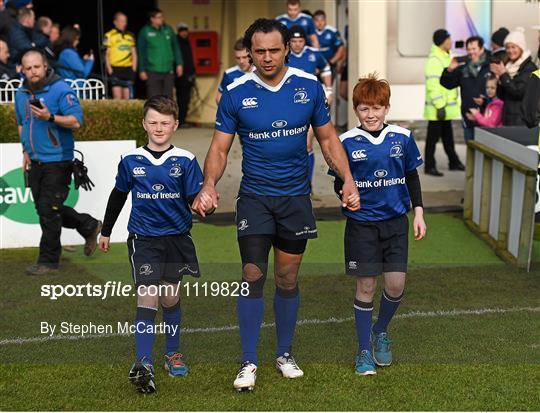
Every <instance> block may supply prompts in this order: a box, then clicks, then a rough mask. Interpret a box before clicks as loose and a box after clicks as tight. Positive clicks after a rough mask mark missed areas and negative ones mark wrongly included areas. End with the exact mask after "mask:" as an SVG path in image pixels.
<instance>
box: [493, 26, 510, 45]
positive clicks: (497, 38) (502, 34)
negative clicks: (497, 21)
mask: <svg viewBox="0 0 540 413" xmlns="http://www.w3.org/2000/svg"><path fill="white" fill-rule="evenodd" d="M508 33H510V31H509V30H508V29H507V28H506V27H501V28H499V29H498V30H497V31H494V32H493V34H492V35H491V41H492V42H493V43H496V44H498V45H499V46H503V45H504V39H506V36H508Z"/></svg>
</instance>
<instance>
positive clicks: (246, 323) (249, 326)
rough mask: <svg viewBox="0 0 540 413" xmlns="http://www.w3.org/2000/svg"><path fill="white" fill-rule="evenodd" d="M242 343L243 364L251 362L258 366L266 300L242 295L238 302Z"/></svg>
mask: <svg viewBox="0 0 540 413" xmlns="http://www.w3.org/2000/svg"><path fill="white" fill-rule="evenodd" d="M236 309H237V314H238V325H239V326H240V341H241V342H242V360H241V361H242V363H243V362H245V361H250V362H252V363H253V364H255V365H256V364H257V344H258V342H259V333H260V331H261V324H262V321H263V316H264V299H263V298H262V297H256V298H251V297H244V296H242V295H240V296H239V297H238V302H237V306H236Z"/></svg>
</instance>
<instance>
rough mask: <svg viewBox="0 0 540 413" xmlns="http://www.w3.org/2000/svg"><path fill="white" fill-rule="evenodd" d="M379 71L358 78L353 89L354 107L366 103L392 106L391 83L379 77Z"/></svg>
mask: <svg viewBox="0 0 540 413" xmlns="http://www.w3.org/2000/svg"><path fill="white" fill-rule="evenodd" d="M378 76H379V75H378V74H377V72H373V73H370V74H369V75H367V77H362V78H360V79H358V83H357V84H356V86H355V87H354V89H353V107H354V108H355V109H356V108H357V107H358V105H360V104H361V103H362V104H364V105H382V106H390V84H389V83H388V81H387V80H386V79H379V78H378Z"/></svg>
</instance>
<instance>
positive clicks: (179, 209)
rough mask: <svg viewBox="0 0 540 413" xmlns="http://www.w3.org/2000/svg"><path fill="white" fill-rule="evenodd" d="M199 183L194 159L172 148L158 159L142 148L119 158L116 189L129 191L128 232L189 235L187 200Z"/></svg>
mask: <svg viewBox="0 0 540 413" xmlns="http://www.w3.org/2000/svg"><path fill="white" fill-rule="evenodd" d="M202 184H203V174H202V172H201V168H200V167H199V164H198V163H197V159H196V158H195V155H193V154H192V153H191V152H188V151H186V150H183V149H180V148H176V147H173V148H172V149H170V150H169V151H167V152H165V153H164V154H163V155H162V156H161V157H160V158H159V159H156V158H154V157H153V156H152V154H151V153H149V152H148V151H147V150H145V149H144V148H137V149H134V150H133V151H130V152H128V153H126V154H124V155H122V158H121V160H120V163H119V165H118V174H117V176H116V185H115V187H116V189H118V190H119V191H122V192H130V191H131V204H132V206H131V214H130V216H129V223H128V231H129V232H130V233H133V234H138V235H144V236H150V237H156V236H165V235H178V234H184V233H186V232H188V231H189V230H190V229H191V225H192V220H191V209H190V207H189V204H188V201H187V199H188V198H189V197H191V196H194V195H196V194H197V193H198V192H199V191H200V190H201V187H202Z"/></svg>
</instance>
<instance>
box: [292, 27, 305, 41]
mask: <svg viewBox="0 0 540 413" xmlns="http://www.w3.org/2000/svg"><path fill="white" fill-rule="evenodd" d="M289 35H290V37H291V40H292V39H305V38H306V31H305V30H304V28H303V27H302V26H293V27H291V28H290V29H289Z"/></svg>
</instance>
